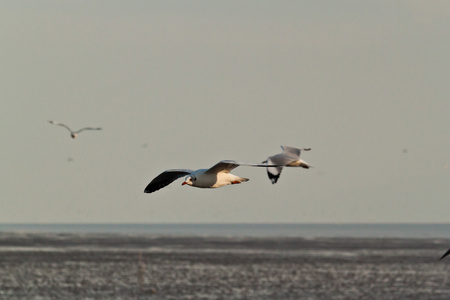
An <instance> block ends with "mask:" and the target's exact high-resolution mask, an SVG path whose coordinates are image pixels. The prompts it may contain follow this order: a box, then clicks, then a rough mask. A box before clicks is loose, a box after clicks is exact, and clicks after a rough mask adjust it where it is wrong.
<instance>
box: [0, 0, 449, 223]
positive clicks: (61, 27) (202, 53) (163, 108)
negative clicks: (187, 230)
mask: <svg viewBox="0 0 450 300" xmlns="http://www.w3.org/2000/svg"><path fill="white" fill-rule="evenodd" d="M449 36H450V2H448V1H410V0H408V1H360V0H355V1H331V0H330V1H261V0H258V1H167V0H164V1H101V0H100V1H75V2H74V1H71V2H67V1H63V2H61V1H2V2H0V49H1V50H0V51H1V55H0V64H1V68H0V79H1V89H0V96H1V97H0V102H1V110H0V124H1V126H0V137H1V141H2V143H1V144H2V146H1V147H0V162H1V166H0V168H1V171H0V174H1V181H2V184H1V190H0V191H1V210H0V222H98V223H103V222H110V223H114V222H144V223H161V222H194V223H201V222H413V223H415V222H449V221H450V219H449V213H448V212H449V210H450V201H448V197H449V195H450V184H449V183H450V158H449V150H450V138H449V129H450V116H449V112H450V101H449V97H448V96H449V95H450V39H449V38H448V37H449ZM48 120H56V121H60V122H63V123H66V124H68V125H69V126H71V127H73V128H80V127H84V126H101V127H103V131H99V132H84V133H82V134H81V135H80V136H79V137H78V138H77V139H75V140H72V139H71V138H70V136H69V134H68V132H66V131H65V130H64V129H63V128H60V127H56V126H53V125H50V124H48V122H47V121H48ZM144 144H147V146H146V147H143V145H144ZM280 145H289V146H297V147H311V148H312V150H311V151H310V152H305V153H302V158H303V159H304V160H305V161H307V162H308V163H310V164H312V165H313V166H314V167H315V168H313V169H310V170H304V169H298V168H290V169H285V170H284V171H283V173H282V175H281V178H280V180H279V182H278V183H277V184H276V185H272V184H271V183H270V181H269V179H268V178H267V175H266V172H265V170H264V169H259V168H249V167H239V168H237V169H235V170H234V171H233V173H234V174H236V175H239V176H243V177H248V178H250V181H249V182H247V183H244V184H241V185H235V186H227V187H223V188H220V189H197V188H191V187H186V186H183V187H182V186H181V182H182V181H181V180H179V181H176V182H174V183H172V184H171V185H170V186H168V187H166V188H164V189H162V190H160V191H158V192H155V193H153V194H144V193H143V190H144V188H145V186H146V185H147V184H148V183H149V182H150V180H151V179H152V178H153V177H155V176H156V175H158V174H159V173H161V172H162V171H164V170H166V169H170V168H192V169H198V168H208V167H210V166H212V165H214V164H215V163H216V162H218V161H220V160H222V159H235V160H240V161H250V162H261V161H263V160H264V159H266V158H267V156H269V155H273V154H275V153H278V152H280V150H281V149H280ZM405 150H406V151H405ZM69 158H71V159H72V160H73V161H68V159H69Z"/></svg>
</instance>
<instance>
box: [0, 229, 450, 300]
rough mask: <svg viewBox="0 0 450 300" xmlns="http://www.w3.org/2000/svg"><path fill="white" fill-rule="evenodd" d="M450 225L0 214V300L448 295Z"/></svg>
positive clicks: (391, 299) (279, 299) (283, 299)
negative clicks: (14, 220) (115, 220)
mask: <svg viewBox="0 0 450 300" xmlns="http://www.w3.org/2000/svg"><path fill="white" fill-rule="evenodd" d="M449 232H450V225H449V224H341V225H335V224H46V225H44V224H1V225H0V299H8V300H16V299H17V300H18V299H39V300H43V299H69V300H78V299H80V300H81V299H117V300H118V299H151V300H159V299H233V300H243V299H252V300H259V299H267V300H269V299H270V300H286V299H385V300H394V299H435V300H436V299H442V300H444V299H450V275H449V274H450V257H447V258H445V259H443V260H439V258H440V256H441V255H442V254H443V253H445V252H446V251H447V249H448V248H450V236H449Z"/></svg>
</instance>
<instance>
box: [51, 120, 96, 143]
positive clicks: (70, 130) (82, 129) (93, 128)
mask: <svg viewBox="0 0 450 300" xmlns="http://www.w3.org/2000/svg"><path fill="white" fill-rule="evenodd" d="M48 122H49V123H50V124H53V125H57V126H61V127H64V128H66V129H67V130H69V132H70V136H71V137H72V138H73V139H74V138H76V137H77V136H78V134H79V133H80V132H82V131H84V130H101V128H100V127H84V128H81V129H79V130H76V131H73V130H72V129H70V128H69V126H67V125H65V124H63V123H58V122H55V121H48Z"/></svg>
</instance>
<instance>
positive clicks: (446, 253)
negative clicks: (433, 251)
mask: <svg viewBox="0 0 450 300" xmlns="http://www.w3.org/2000/svg"><path fill="white" fill-rule="evenodd" d="M449 254H450V249H448V250H447V252H445V253H444V255H442V256H441V258H439V260H441V259H443V258H444V257H446V256H447V255H449Z"/></svg>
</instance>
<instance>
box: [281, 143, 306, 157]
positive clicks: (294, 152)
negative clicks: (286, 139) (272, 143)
mask: <svg viewBox="0 0 450 300" xmlns="http://www.w3.org/2000/svg"><path fill="white" fill-rule="evenodd" d="M281 149H283V154H286V155H289V156H296V157H297V158H298V157H300V152H301V151H302V150H303V151H309V150H311V148H302V149H299V148H295V147H289V146H281Z"/></svg>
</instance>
